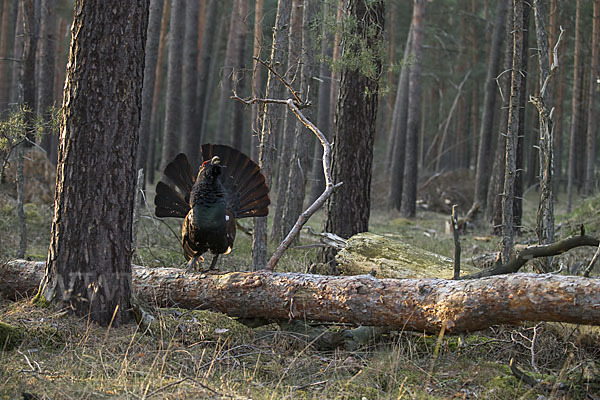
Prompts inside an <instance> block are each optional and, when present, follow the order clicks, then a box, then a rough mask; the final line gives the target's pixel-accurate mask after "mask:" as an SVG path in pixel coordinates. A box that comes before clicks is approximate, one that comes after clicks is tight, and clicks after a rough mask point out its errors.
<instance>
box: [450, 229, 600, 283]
mask: <svg viewBox="0 0 600 400" xmlns="http://www.w3.org/2000/svg"><path fill="white" fill-rule="evenodd" d="M599 244H600V242H599V241H598V239H596V238H593V237H591V236H588V235H586V234H585V232H583V231H582V232H581V234H579V235H576V236H571V237H568V238H566V239H563V240H560V241H558V242H555V243H552V244H545V245H537V246H529V247H527V248H525V249H523V250H522V251H521V252H519V254H518V255H517V256H516V257H515V258H514V259H512V260H511V261H509V262H507V263H506V264H499V265H497V266H496V267H494V268H492V269H490V270H486V271H481V272H478V273H475V274H471V275H467V276H462V277H461V278H460V279H478V278H483V277H486V276H494V275H503V274H512V273H515V272H518V271H519V269H521V267H522V266H523V265H525V264H526V263H527V261H529V260H532V259H534V258H539V257H551V256H556V255H559V254H562V253H564V252H566V251H569V250H571V249H573V248H575V247H580V246H598V245H599Z"/></svg>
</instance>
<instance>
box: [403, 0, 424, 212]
mask: <svg viewBox="0 0 600 400" xmlns="http://www.w3.org/2000/svg"><path fill="white" fill-rule="evenodd" d="M424 28H425V1H423V0H414V8H413V19H412V29H413V42H412V46H411V50H412V53H413V55H414V61H413V63H412V64H411V66H410V72H409V77H408V96H409V102H408V115H407V120H406V150H405V158H404V178H403V180H402V205H401V206H400V213H401V214H402V215H403V216H404V217H407V218H414V217H415V215H416V212H417V183H418V161H419V157H418V154H419V145H418V138H419V125H420V119H421V58H422V57H423V42H424V34H425V33H424Z"/></svg>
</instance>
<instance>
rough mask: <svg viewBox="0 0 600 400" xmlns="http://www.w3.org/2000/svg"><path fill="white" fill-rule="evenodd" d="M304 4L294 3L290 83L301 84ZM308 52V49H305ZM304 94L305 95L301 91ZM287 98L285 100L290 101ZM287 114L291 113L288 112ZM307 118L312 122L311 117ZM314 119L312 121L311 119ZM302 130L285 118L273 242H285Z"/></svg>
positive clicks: (291, 116) (276, 177) (290, 116)
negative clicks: (286, 215) (286, 213)
mask: <svg viewBox="0 0 600 400" xmlns="http://www.w3.org/2000/svg"><path fill="white" fill-rule="evenodd" d="M304 6H305V5H304V0H292V14H291V17H290V31H289V38H288V53H287V56H288V59H287V68H286V75H285V77H286V79H287V81H288V82H299V81H300V54H301V52H302V51H303V49H302V14H303V12H302V10H304ZM304 51H305V49H304ZM301 93H302V91H301ZM289 95H290V94H288V95H284V97H288V96H289ZM286 111H287V110H286ZM307 118H309V117H308V116H307ZM309 119H310V118H309ZM297 125H298V126H299V123H298V119H297V118H296V116H295V115H294V114H292V113H291V112H286V113H285V114H284V115H283V130H282V131H281V135H278V137H279V138H280V141H279V142H278V145H277V148H278V149H279V151H277V153H276V154H275V158H276V159H277V160H278V162H277V163H276V168H277V173H274V174H273V178H274V180H275V181H276V183H274V184H273V186H274V188H275V189H276V191H277V197H276V199H277V200H275V207H271V209H273V208H274V211H275V212H274V216H273V226H272V228H271V240H273V241H274V242H277V243H279V242H281V241H282V240H283V238H284V237H285V235H286V233H287V232H286V231H285V230H284V227H283V224H282V217H283V209H284V208H285V203H286V197H287V195H288V193H287V189H288V182H289V181H288V179H289V177H290V175H289V172H290V161H291V160H292V150H293V147H294V140H295V136H296V126H297Z"/></svg>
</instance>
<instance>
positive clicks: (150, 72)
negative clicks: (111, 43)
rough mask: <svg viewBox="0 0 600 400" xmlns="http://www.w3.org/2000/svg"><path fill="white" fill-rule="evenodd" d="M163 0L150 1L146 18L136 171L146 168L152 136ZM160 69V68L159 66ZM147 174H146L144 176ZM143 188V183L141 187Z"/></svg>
mask: <svg viewBox="0 0 600 400" xmlns="http://www.w3.org/2000/svg"><path fill="white" fill-rule="evenodd" d="M164 3H165V2H164V0H151V1H150V14H149V17H148V35H147V37H148V39H147V40H146V46H145V52H146V56H145V57H146V59H145V63H144V85H143V88H142V116H141V120H140V133H139V137H140V143H139V145H138V152H137V161H136V170H140V169H142V168H146V165H148V149H149V147H150V146H149V143H150V140H152V139H154V135H152V134H151V133H150V130H151V129H152V125H151V124H150V121H151V118H152V112H153V109H152V102H153V101H152V100H153V95H154V86H155V84H156V70H157V65H158V58H159V57H158V47H159V43H160V30H161V19H162V15H163V7H164V5H165V4H164ZM159 68H160V66H159ZM147 175H148V174H147V173H146V174H145V176H147ZM143 187H145V183H144V185H143Z"/></svg>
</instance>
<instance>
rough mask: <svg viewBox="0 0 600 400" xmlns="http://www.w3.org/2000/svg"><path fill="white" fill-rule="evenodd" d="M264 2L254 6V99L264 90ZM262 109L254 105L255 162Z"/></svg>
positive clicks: (257, 2)
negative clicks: (262, 66)
mask: <svg viewBox="0 0 600 400" xmlns="http://www.w3.org/2000/svg"><path fill="white" fill-rule="evenodd" d="M263 3H264V1H263V0H256V2H255V4H254V45H253V50H252V55H253V60H254V61H253V62H252V78H253V79H252V97H255V98H261V97H262V90H263V87H262V86H263V85H262V82H263V79H262V78H263V74H262V73H261V72H260V71H259V70H258V61H257V60H256V59H257V58H258V59H260V51H261V47H262V45H263V43H262V41H263V34H262V22H263V21H262V19H263ZM260 107H262V105H261V104H258V103H257V104H253V105H252V138H251V139H250V153H249V154H250V155H251V158H252V159H253V160H254V161H257V160H258V148H259V135H258V134H259V131H260V128H259V127H260V118H259V114H260V112H259V111H260V109H259V108H260Z"/></svg>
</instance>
